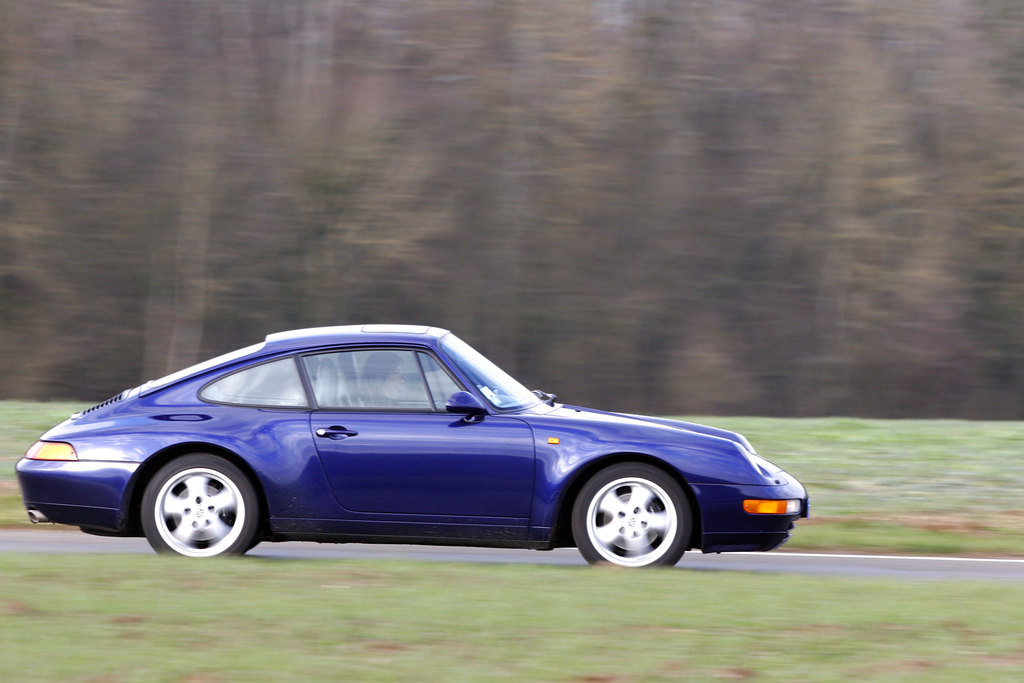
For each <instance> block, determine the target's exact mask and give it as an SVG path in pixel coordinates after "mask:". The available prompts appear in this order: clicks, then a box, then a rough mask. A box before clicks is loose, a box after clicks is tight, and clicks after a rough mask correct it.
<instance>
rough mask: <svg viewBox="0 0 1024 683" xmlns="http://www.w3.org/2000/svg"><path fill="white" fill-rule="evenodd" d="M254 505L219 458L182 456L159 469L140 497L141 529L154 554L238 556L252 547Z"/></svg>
mask: <svg viewBox="0 0 1024 683" xmlns="http://www.w3.org/2000/svg"><path fill="white" fill-rule="evenodd" d="M258 510H259V503H258V501H257V499H256V493H255V492H254V491H253V487H252V484H250V483H249V480H248V478H246V476H245V475H244V474H243V473H242V471H241V470H239V469H238V468H237V467H235V466H234V465H232V464H231V463H230V462H228V461H227V460H225V459H223V458H219V457H217V456H215V455H209V454H206V453H196V454H193V455H187V456H184V457H181V458H178V459H176V460H173V461H171V462H170V463H168V464H167V465H164V467H162V468H161V469H160V471H158V472H157V473H156V476H154V477H153V479H152V480H150V482H149V485H148V486H147V487H146V491H145V493H144V494H143V496H142V530H143V532H144V533H145V535H146V540H148V541H149V544H150V545H151V546H152V547H153V549H154V550H156V551H157V552H159V553H177V554H179V555H185V556H188V557H213V556H214V555H241V554H243V553H245V551H247V550H248V549H249V548H251V547H252V546H254V545H255V543H256V530H257V526H258V524H259V512H258Z"/></svg>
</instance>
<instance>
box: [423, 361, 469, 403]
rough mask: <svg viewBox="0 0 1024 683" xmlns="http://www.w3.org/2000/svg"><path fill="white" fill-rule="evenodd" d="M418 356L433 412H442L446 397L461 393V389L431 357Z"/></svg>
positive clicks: (446, 400)
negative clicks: (428, 389)
mask: <svg viewBox="0 0 1024 683" xmlns="http://www.w3.org/2000/svg"><path fill="white" fill-rule="evenodd" d="M418 355H419V359H420V367H421V368H423V376H424V377H426V378H427V386H428V387H429V388H430V396H431V398H432V399H433V400H434V410H440V411H443V410H444V406H445V404H446V403H447V402H448V397H450V396H451V395H452V394H454V393H455V392H456V391H462V387H460V386H459V385H458V384H456V383H455V380H453V379H452V378H451V377H450V376H449V375H448V373H447V372H445V371H444V370H443V369H442V368H441V366H440V365H438V363H437V361H436V360H435V359H434V357H433V356H431V355H429V354H426V353H420V354H418Z"/></svg>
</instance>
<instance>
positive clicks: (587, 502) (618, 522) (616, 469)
mask: <svg viewBox="0 0 1024 683" xmlns="http://www.w3.org/2000/svg"><path fill="white" fill-rule="evenodd" d="M692 527H693V517H692V514H691V512H690V506H689V504H688V503H687V499H686V494H685V493H684V492H683V489H682V487H680V485H679V483H678V482H676V480H675V479H673V478H672V477H671V476H669V475H668V474H666V473H665V472H664V471H662V470H660V469H658V468H657V467H654V466H652V465H646V464H643V463H628V462H627V463H620V464H618V465H612V466H611V467H608V468H607V469H603V470H601V471H600V472H598V473H597V474H595V475H594V476H593V477H592V478H591V479H590V480H589V481H588V482H587V483H586V484H584V485H583V488H582V489H580V492H579V495H578V496H576V501H575V502H574V503H573V508H572V533H573V538H575V540H576V547H577V548H579V551H580V554H581V555H583V558H584V559H585V560H586V561H587V562H589V563H591V564H597V563H599V562H608V563H611V564H615V565H619V566H621V567H656V566H673V565H675V564H676V562H678V561H679V558H681V557H682V556H683V553H684V552H685V551H686V550H687V548H688V547H689V540H690V532H691V529H692Z"/></svg>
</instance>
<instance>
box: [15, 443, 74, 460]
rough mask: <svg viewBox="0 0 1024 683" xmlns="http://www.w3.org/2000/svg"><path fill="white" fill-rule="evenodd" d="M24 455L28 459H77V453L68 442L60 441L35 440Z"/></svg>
mask: <svg viewBox="0 0 1024 683" xmlns="http://www.w3.org/2000/svg"><path fill="white" fill-rule="evenodd" d="M25 457H26V458H28V459H29V460H78V453H75V448H74V446H72V445H71V444H69V443H62V442H60V441H36V442H35V443H34V444H32V448H30V449H28V452H27V453H25Z"/></svg>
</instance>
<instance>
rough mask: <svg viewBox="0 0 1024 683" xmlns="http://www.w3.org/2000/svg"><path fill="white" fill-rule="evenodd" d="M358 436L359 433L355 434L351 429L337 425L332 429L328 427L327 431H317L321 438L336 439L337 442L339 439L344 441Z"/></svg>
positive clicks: (322, 429)
mask: <svg viewBox="0 0 1024 683" xmlns="http://www.w3.org/2000/svg"><path fill="white" fill-rule="evenodd" d="M358 434H359V432H354V431H352V430H351V429H345V428H344V427H339V426H337V425H333V426H331V427H327V428H326V429H324V428H321V429H318V430H316V435H317V436H319V437H321V438H323V439H335V440H337V439H344V438H346V437H349V436H357V435H358Z"/></svg>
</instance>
